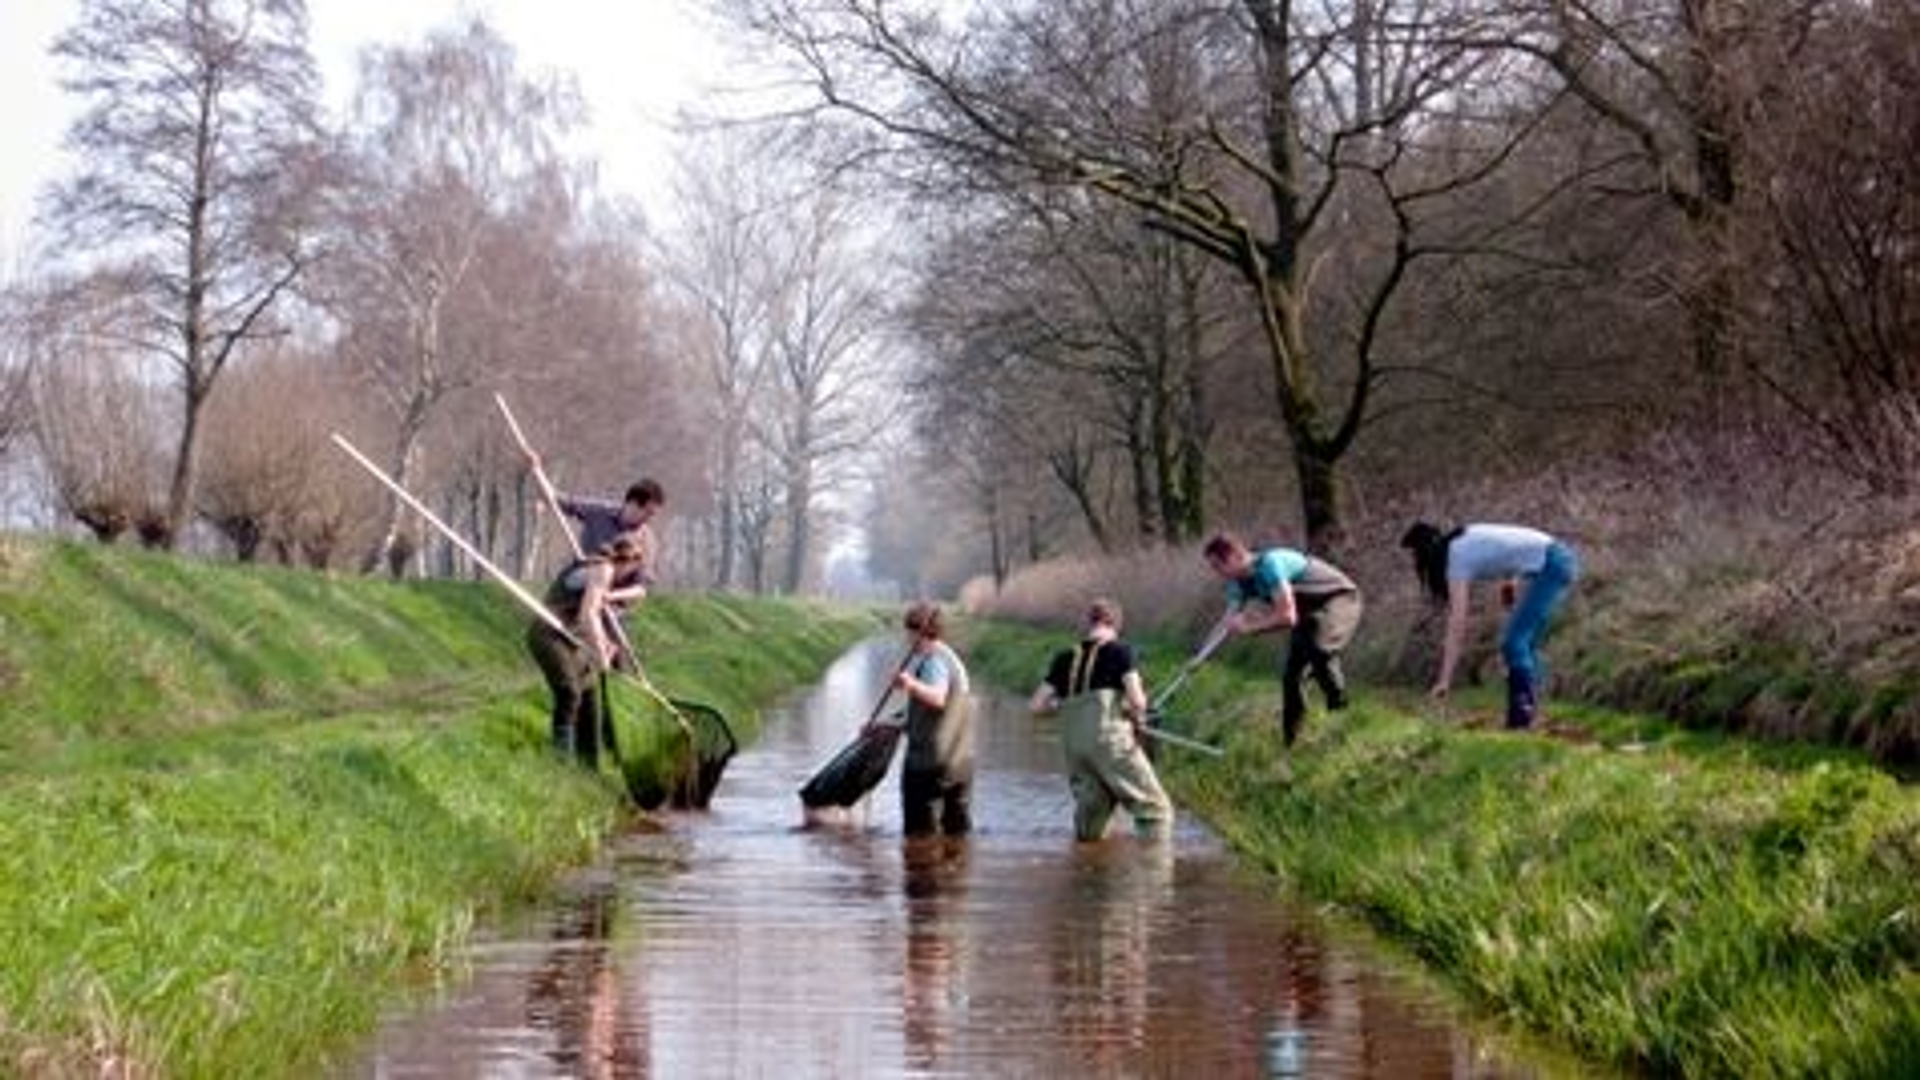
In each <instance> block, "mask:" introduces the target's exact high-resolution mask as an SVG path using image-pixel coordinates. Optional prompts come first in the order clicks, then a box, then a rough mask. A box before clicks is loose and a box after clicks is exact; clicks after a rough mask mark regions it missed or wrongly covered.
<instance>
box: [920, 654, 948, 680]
mask: <svg viewBox="0 0 1920 1080" xmlns="http://www.w3.org/2000/svg"><path fill="white" fill-rule="evenodd" d="M914 677H915V678H917V679H919V680H920V681H921V682H923V683H926V684H927V685H928V686H932V687H942V686H945V685H947V683H948V682H949V681H951V680H952V678H953V673H952V672H951V671H948V670H947V662H946V661H945V660H943V659H941V657H940V654H939V653H937V652H936V653H932V654H930V655H929V656H928V657H927V658H926V659H925V660H922V661H920V663H919V665H918V670H916V671H915V672H914Z"/></svg>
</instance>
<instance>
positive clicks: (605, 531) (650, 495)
mask: <svg viewBox="0 0 1920 1080" xmlns="http://www.w3.org/2000/svg"><path fill="white" fill-rule="evenodd" d="M526 455H527V463H528V465H529V466H531V467H532V469H533V470H534V471H535V472H536V473H543V468H544V467H543V466H542V465H541V463H540V455H538V454H536V453H534V452H533V451H532V450H528V451H526ZM553 501H554V505H555V506H556V507H557V508H558V509H559V511H560V513H561V514H563V515H565V516H567V517H569V518H572V519H573V520H574V521H575V522H576V523H577V524H578V526H579V531H578V533H577V534H576V536H575V538H574V549H575V550H576V551H580V552H584V553H592V552H596V551H599V550H601V549H603V548H605V547H606V546H607V545H608V544H610V543H612V542H613V541H614V540H616V539H618V538H620V537H623V536H624V537H628V538H630V539H631V540H632V541H633V542H634V543H635V544H637V545H638V546H639V550H640V555H639V557H638V559H636V560H635V561H634V562H633V563H632V564H631V565H629V566H627V567H626V568H624V569H623V570H622V571H621V572H620V575H619V577H618V578H616V579H615V580H614V582H613V584H612V586H611V588H609V589H608V591H607V605H606V609H605V611H606V617H607V619H608V620H610V621H609V625H608V627H607V630H608V632H609V633H614V632H615V631H616V630H617V629H618V628H617V627H615V626H614V625H612V621H616V620H619V619H622V618H624V617H625V616H626V613H627V609H628V608H630V607H632V606H633V605H634V604H636V603H638V602H639V601H640V600H642V599H644V598H645V597H646V595H647V588H648V586H650V585H652V584H653V581H654V576H655V570H656V569H657V563H658V561H659V555H658V553H659V550H660V547H659V542H658V541H657V540H656V539H655V537H654V533H653V520H654V518H656V517H658V516H659V514H660V511H661V510H662V509H664V508H665V507H666V504H667V494H666V489H665V488H662V487H661V486H660V483H659V482H658V481H656V480H653V479H651V478H648V477H642V478H641V479H639V480H636V481H635V482H634V483H633V484H632V486H630V487H628V488H627V493H626V496H625V498H624V499H623V500H622V501H620V502H617V503H616V502H614V501H612V500H610V499H596V498H588V497H585V496H579V495H568V494H566V493H564V492H559V491H555V492H554V493H553ZM615 638H616V641H618V640H624V639H625V635H623V634H618V633H615ZM629 659H631V658H629Z"/></svg>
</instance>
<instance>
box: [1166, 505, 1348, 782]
mask: <svg viewBox="0 0 1920 1080" xmlns="http://www.w3.org/2000/svg"><path fill="white" fill-rule="evenodd" d="M1201 554H1202V555H1203V556H1204V557H1205V558H1206V560H1207V566H1208V567H1210V568H1212V570H1213V572H1214V573H1215V574H1216V575H1218V576H1219V577H1220V578H1221V579H1222V580H1224V581H1225V582H1226V585H1227V610H1226V612H1225V613H1224V614H1222V615H1221V616H1220V621H1219V622H1217V623H1215V624H1214V627H1213V630H1212V631H1211V632H1209V633H1208V635H1207V641H1208V642H1210V643H1211V642H1214V641H1216V640H1223V639H1224V638H1227V637H1233V636H1237V635H1241V634H1264V633H1267V632H1269V631H1273V630H1287V631H1289V633H1288V635H1287V650H1286V658H1285V660H1284V661H1282V665H1281V674H1280V732H1281V737H1282V739H1283V740H1284V742H1285V744H1286V745H1287V746H1288V747H1291V746H1292V745H1293V742H1294V739H1295V738H1297V737H1298V736H1299V734H1300V728H1301V725H1302V724H1303V723H1304V721H1305V720H1306V715H1307V695H1306V687H1305V682H1306V677H1307V676H1308V675H1309V674H1311V675H1312V676H1313V681H1314V682H1316V683H1318V684H1319V685H1320V692H1321V693H1322V694H1323V695H1325V698H1326V703H1327V708H1328V709H1329V710H1330V711H1335V712H1337V711H1339V710H1341V709H1344V708H1346V707H1347V678H1346V675H1345V673H1344V672H1342V671H1341V670H1340V650H1342V649H1344V648H1346V647H1347V643H1348V642H1349V641H1351V640H1353V633H1354V631H1355V630H1356V629H1358V628H1359V626H1360V611H1361V606H1362V605H1361V602H1360V587H1359V586H1358V585H1355V584H1354V583H1353V579H1352V578H1350V577H1348V576H1347V575H1346V573H1345V572H1344V571H1342V570H1341V569H1340V568H1339V567H1337V566H1335V565H1333V564H1332V563H1330V562H1327V561H1326V560H1325V559H1322V558H1319V557H1318V556H1314V555H1307V554H1304V553H1302V552H1299V551H1295V550H1293V549H1292V548H1284V547H1271V548H1265V549H1262V550H1261V551H1259V552H1258V553H1255V552H1254V551H1252V550H1251V549H1249V548H1248V547H1247V545H1246V543H1245V542H1243V541H1242V540H1241V539H1240V538H1239V537H1237V536H1235V535H1234V534H1232V533H1226V532H1223V533H1219V534H1217V535H1215V536H1214V537H1213V539H1211V540H1208V541H1207V545H1206V547H1205V548H1203V549H1201Z"/></svg>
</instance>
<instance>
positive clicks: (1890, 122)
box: [1735, 4, 1920, 496]
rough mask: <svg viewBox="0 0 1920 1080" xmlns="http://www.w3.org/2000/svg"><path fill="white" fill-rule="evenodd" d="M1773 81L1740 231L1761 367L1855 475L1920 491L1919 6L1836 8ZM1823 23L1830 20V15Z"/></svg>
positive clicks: (1812, 16)
mask: <svg viewBox="0 0 1920 1080" xmlns="http://www.w3.org/2000/svg"><path fill="white" fill-rule="evenodd" d="M1805 15H1806V18H1807V21H1806V22H1805V23H1804V24H1803V26H1804V29H1805V37H1804V39H1803V40H1802V41H1801V42H1799V43H1797V45H1796V52H1797V54H1798V55H1799V56H1800V57H1801V58H1802V59H1803V60H1804V62H1803V63H1799V64H1795V65H1793V66H1791V67H1788V68H1784V69H1777V70H1776V72H1775V74H1774V76H1773V78H1771V79H1770V80H1769V82H1770V84H1771V85H1772V91H1771V93H1770V94H1768V95H1766V97H1767V98H1768V99H1769V104H1770V107H1768V108H1767V109H1766V110H1765V112H1764V113H1762V116H1763V117H1764V122H1763V123H1760V124H1758V125H1756V128H1757V130H1756V131H1755V132H1754V134H1753V135H1752V136H1751V138H1750V142H1749V151H1750V158H1751V161H1752V162H1753V164H1754V165H1755V166H1756V169H1757V171H1759V172H1761V174H1762V175H1763V176H1764V177H1765V178H1766V183H1765V184H1763V185H1754V186H1755V188H1756V189H1757V190H1756V191H1754V192H1753V193H1752V195H1751V197H1750V199H1749V200H1746V201H1745V202H1746V203H1748V204H1749V205H1748V206H1746V207H1745V208H1746V209H1747V211H1748V212H1747V213H1745V214H1743V215H1742V221H1741V227H1740V228H1739V229H1738V230H1737V231H1736V239H1735V254H1736V255H1737V256H1739V257H1740V259H1739V261H1740V262H1742V263H1744V264H1747V265H1751V266H1757V267H1761V268H1764V271H1765V272H1764V273H1758V274H1748V275H1744V276H1743V278H1742V280H1743V282H1744V283H1745V284H1746V285H1747V288H1746V289H1745V290H1744V291H1745V293H1746V295H1747V303H1746V305H1745V310H1746V311H1747V312H1748V313H1749V317H1748V318H1746V319H1744V320H1743V325H1744V326H1745V327H1746V328H1747V330H1746V332H1745V333H1744V334H1743V335H1742V337H1743V339H1744V340H1746V341H1748V342H1750V343H1751V345H1752V347H1750V348H1749V349H1746V350H1744V354H1745V356H1746V359H1747V363H1748V366H1749V368H1750V370H1752V371H1753V372H1754V373H1756V374H1757V375H1758V376H1759V378H1760V379H1761V381H1762V382H1763V383H1764V384H1765V385H1766V386H1767V387H1768V388H1769V389H1770V390H1771V391H1772V392H1773V394H1774V395H1775V396H1776V397H1777V398H1778V399H1779V400H1780V401H1783V402H1785V403H1786V405H1787V407H1788V409H1789V410H1790V412H1791V413H1792V415H1793V416H1794V417H1795V418H1797V419H1798V420H1799V421H1800V422H1801V423H1803V424H1804V425H1805V426H1806V428H1807V429H1808V430H1810V431H1811V432H1813V433H1814V434H1815V435H1816V436H1817V444H1818V445H1819V446H1821V447H1824V448H1825V450H1826V453H1827V455H1828V456H1829V457H1830V458H1831V459H1832V460H1833V461H1834V463H1835V464H1836V465H1838V466H1839V467H1840V468H1841V469H1842V470H1844V471H1845V472H1847V473H1849V474H1851V475H1853V476H1855V477H1857V478H1859V479H1861V480H1862V481H1864V482H1865V483H1866V484H1867V485H1868V487H1869V488H1871V489H1872V490H1874V491H1876V492H1879V493H1882V494H1887V495H1893V496H1906V495H1911V494H1913V493H1914V492H1915V491H1920V175H1916V172H1915V169H1914V162H1915V161H1916V160H1920V44H1916V43H1920V12H1916V10H1915V9H1914V7H1913V6H1912V5H1910V4H1909V5H1902V4H1890V5H1867V6H1857V7H1856V6H1852V5H1830V6H1826V5H1823V6H1822V7H1821V8H1820V9H1818V10H1813V11H1808V12H1806V13H1805ZM1823 15H1824V17H1822V16H1823Z"/></svg>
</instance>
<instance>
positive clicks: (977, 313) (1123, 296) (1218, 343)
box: [915, 198, 1236, 551]
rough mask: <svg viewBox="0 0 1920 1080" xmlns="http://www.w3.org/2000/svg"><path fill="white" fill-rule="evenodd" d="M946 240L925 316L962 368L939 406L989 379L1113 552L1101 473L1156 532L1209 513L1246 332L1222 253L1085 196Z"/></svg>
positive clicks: (1011, 425) (920, 320)
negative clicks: (1100, 492) (1229, 376)
mask: <svg viewBox="0 0 1920 1080" xmlns="http://www.w3.org/2000/svg"><path fill="white" fill-rule="evenodd" d="M1016 204H1017V208H1016V209H1013V210H1012V211H1011V212H1009V213H1008V214H1006V215H1005V216H1002V217H999V218H997V219H995V220H993V221H992V222H991V223H990V224H989V225H988V226H987V227H984V228H978V227H966V228H961V229H957V230H955V231H954V232H953V233H951V234H950V235H948V236H947V237H945V238H943V239H942V240H941V241H940V242H939V243H938V245H937V251H936V254H935V256H934V259H933V261H932V270H931V272H930V273H928V274H927V275H926V284H925V286H924V287H923V289H922V294H921V296H920V298H919V300H918V301H917V302H916V305H915V321H916V323H917V325H918V326H920V327H921V329H922V331H923V333H924V334H925V335H926V336H927V339H928V341H929V342H930V343H932V346H933V348H934V349H935V350H936V353H937V355H938V357H939V363H940V364H941V365H942V366H944V367H946V368H948V369H949V370H948V371H947V372H946V373H945V374H944V375H943V376H942V377H941V378H940V379H939V380H937V381H936V383H935V385H936V386H937V387H938V388H939V390H938V393H937V395H936V401H937V402H938V403H937V404H935V405H934V408H936V409H941V408H945V407H946V404H945V402H947V401H948V400H950V399H952V398H954V397H956V396H964V395H971V394H974V393H976V392H977V388H978V387H980V386H981V385H983V384H986V383H989V382H991V383H993V384H995V385H999V386H1005V385H1007V384H1008V383H1009V382H1010V383H1011V384H1012V385H1013V386H1016V387H1018V390H1017V391H1014V392H1011V393H1005V394H999V395H996V400H998V401H1000V402H1001V403H1003V404H1004V406H1005V407H1007V408H1008V409H1010V410H1013V414H1011V415H1009V417H1008V422H1007V423H1006V425H1005V426H1006V437H1008V438H1012V439H1014V440H1017V441H1020V442H1023V443H1025V444H1027V445H1028V447H1029V448H1030V450H1031V451H1032V452H1033V453H1035V454H1036V455H1039V456H1041V457H1044V458H1045V459H1046V461H1047V463H1048V466H1049V471H1050V472H1051V473H1052V475H1053V476H1054V478H1055V479H1056V480H1057V481H1058V482H1059V483H1060V485H1061V486H1062V487H1063V488H1064V489H1065V490H1066V492H1067V493H1068V495H1069V497H1070V498H1071V499H1072V500H1073V502H1074V503H1075V505H1076V506H1077V507H1078V509H1079V511H1080V514H1081V517H1082V519H1083V521H1084V522H1085V524H1086V526H1087V529H1088V532H1089V534H1090V536H1091V537H1092V539H1093V540H1094V541H1095V543H1096V544H1097V545H1098V546H1099V547H1100V548H1101V549H1102V550H1103V551H1104V550H1112V549H1113V547H1114V545H1115V543H1116V542H1117V540H1119V539H1121V537H1116V535H1115V533H1116V531H1117V530H1120V529H1123V528H1124V525H1125V522H1124V521H1120V522H1116V521H1113V520H1110V519H1111V516H1112V515H1111V512H1110V511H1111V508H1109V507H1108V506H1107V505H1106V501H1107V500H1105V499H1104V498H1101V497H1098V496H1097V494H1096V491H1095V489H1096V487H1103V486H1104V487H1111V486H1113V481H1114V480H1115V479H1116V477H1117V479H1118V480H1119V482H1120V485H1121V486H1122V487H1123V488H1124V489H1125V490H1126V491H1127V492H1128V493H1129V494H1130V496H1131V498H1130V508H1131V516H1132V520H1133V529H1134V532H1135V533H1136V534H1137V535H1138V536H1139V537H1140V538H1141V540H1143V541H1146V542H1152V541H1154V540H1156V539H1159V538H1163V537H1164V538H1167V539H1170V540H1173V541H1176V542H1178V541H1181V540H1185V539H1190V538H1192V537H1193V536H1195V535H1197V534H1198V533H1199V532H1200V531H1201V530H1202V529H1203V528H1204V527H1205V523H1206V515H1207V511H1208V507H1207V495H1208V492H1207V453H1208V443H1209V442H1210V440H1211V438H1212V435H1213V432H1214V429H1215V418H1214V416H1213V411H1212V408H1211V405H1210V397H1211V394H1212V382H1213V381H1214V380H1215V379H1216V378H1217V377H1218V374H1217V373H1218V372H1219V371H1220V369H1221V368H1222V367H1223V364H1222V361H1223V359H1224V356H1225V354H1226V353H1227V352H1228V351H1229V349H1230V347H1231V346H1232V345H1233V344H1235V343H1236V340H1235V338H1234V334H1233V327H1232V326H1231V324H1230V322H1229V320H1228V319H1227V315H1228V311H1227V309H1228V307H1229V305H1227V304H1226V303H1225V302H1224V301H1223V300H1222V299H1221V297H1222V296H1223V295H1224V294H1226V293H1228V292H1229V291H1230V290H1231V288H1232V286H1233V283H1232V282H1231V281H1223V280H1221V279H1220V277H1219V276H1218V275H1217V273H1216V268H1215V267H1214V265H1213V264H1211V263H1210V262H1209V261H1208V260H1205V259H1203V258H1201V257H1199V256H1198V255H1197V254H1196V253H1194V252H1193V251H1191V250H1190V249H1188V248H1186V247H1185V246H1184V245H1180V244H1176V243H1174V242H1173V241H1171V240H1169V239H1168V238H1167V237H1165V236H1163V235H1159V234H1157V233H1153V232H1145V231H1142V230H1140V229H1139V228H1138V227H1137V226H1136V224H1135V223H1134V221H1133V220H1132V218H1131V216H1124V220H1116V218H1122V217H1123V215H1117V214H1115V213H1114V212H1113V210H1114V209H1115V208H1114V207H1112V206H1111V205H1107V204H1102V205H1098V206H1094V205H1088V204H1087V203H1086V201H1085V200H1084V199H1071V198H1062V199H1056V200H1016Z"/></svg>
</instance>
